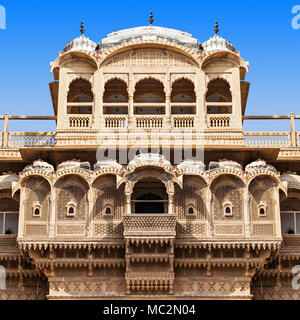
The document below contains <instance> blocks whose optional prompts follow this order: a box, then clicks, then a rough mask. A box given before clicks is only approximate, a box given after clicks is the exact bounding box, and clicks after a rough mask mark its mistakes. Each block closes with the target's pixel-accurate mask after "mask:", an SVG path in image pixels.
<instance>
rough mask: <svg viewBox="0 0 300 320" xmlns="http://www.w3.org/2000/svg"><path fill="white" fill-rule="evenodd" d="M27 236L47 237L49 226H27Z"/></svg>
mask: <svg viewBox="0 0 300 320" xmlns="http://www.w3.org/2000/svg"><path fill="white" fill-rule="evenodd" d="M25 235H26V236H46V235H47V225H40V224H26V225H25Z"/></svg>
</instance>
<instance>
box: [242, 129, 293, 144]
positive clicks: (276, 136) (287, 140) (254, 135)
mask: <svg viewBox="0 0 300 320" xmlns="http://www.w3.org/2000/svg"><path fill="white" fill-rule="evenodd" d="M245 145H246V146H250V147H285V146H286V147H288V146H290V145H291V134H290V132H245Z"/></svg>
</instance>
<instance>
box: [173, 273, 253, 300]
mask: <svg viewBox="0 0 300 320" xmlns="http://www.w3.org/2000/svg"><path fill="white" fill-rule="evenodd" d="M250 282H251V278H235V279H233V278H230V277H228V278H177V279H176V278H175V285H174V293H175V295H176V296H180V297H184V296H193V297H211V298H213V299H216V298H221V297H227V298H228V297H229V296H230V297H231V298H241V299H243V298H244V299H249V298H251V294H250Z"/></svg>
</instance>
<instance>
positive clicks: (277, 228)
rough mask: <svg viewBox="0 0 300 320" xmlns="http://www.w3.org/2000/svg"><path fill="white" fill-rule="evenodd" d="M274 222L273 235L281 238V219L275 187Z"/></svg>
mask: <svg viewBox="0 0 300 320" xmlns="http://www.w3.org/2000/svg"><path fill="white" fill-rule="evenodd" d="M274 216H275V217H274V218H275V219H274V220H275V221H274V222H275V235H276V237H281V236H282V234H281V218H280V197H279V188H278V187H276V188H275V190H274Z"/></svg>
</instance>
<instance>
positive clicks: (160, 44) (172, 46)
mask: <svg viewBox="0 0 300 320" xmlns="http://www.w3.org/2000/svg"><path fill="white" fill-rule="evenodd" d="M137 48H159V49H162V48H163V49H166V50H170V51H174V52H177V53H180V54H183V55H184V56H186V58H188V59H190V60H191V61H192V62H193V64H194V65H195V66H196V67H199V65H200V59H199V58H201V57H202V54H200V53H199V52H197V51H196V52H195V50H192V49H189V48H187V47H185V46H183V45H178V44H176V43H172V42H168V41H160V40H139V41H132V42H126V43H123V44H120V45H117V46H114V47H112V48H110V49H107V50H105V51H104V52H103V53H102V57H101V61H100V62H99V65H100V67H103V66H104V65H105V63H106V62H107V61H108V60H109V59H110V58H112V57H113V56H114V55H117V54H119V53H123V52H125V51H130V50H132V49H137Z"/></svg>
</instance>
